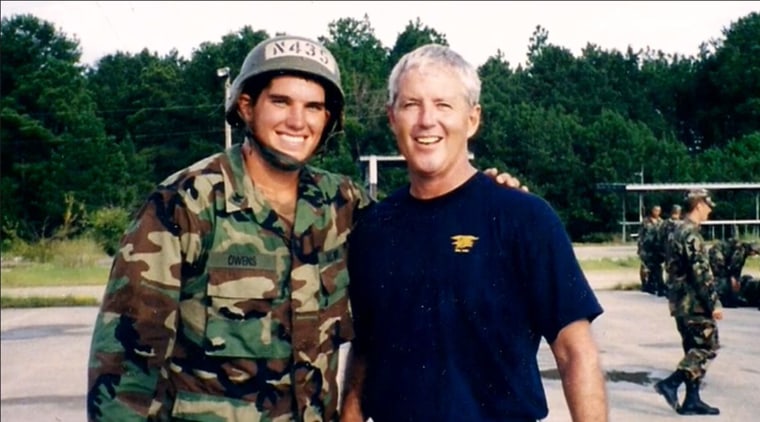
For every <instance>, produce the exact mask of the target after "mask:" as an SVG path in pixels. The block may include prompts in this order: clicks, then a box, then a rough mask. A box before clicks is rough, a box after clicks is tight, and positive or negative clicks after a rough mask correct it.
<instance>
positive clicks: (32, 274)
mask: <svg viewBox="0 0 760 422" xmlns="http://www.w3.org/2000/svg"><path fill="white" fill-rule="evenodd" d="M109 270H110V268H109V267H104V266H100V265H94V266H86V267H81V268H76V267H67V266H61V265H58V264H53V263H46V264H36V263H30V264H25V265H17V266H14V267H12V268H3V269H2V280H3V281H2V286H3V287H5V288H8V287H55V286H99V285H105V284H106V281H108V272H109Z"/></svg>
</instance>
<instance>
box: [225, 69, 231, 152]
mask: <svg viewBox="0 0 760 422" xmlns="http://www.w3.org/2000/svg"><path fill="white" fill-rule="evenodd" d="M229 97H230V75H229V73H227V79H225V81H224V101H225V103H226V101H227V98H229ZM231 146H232V128H231V127H230V123H229V122H228V121H227V116H225V117H224V149H228V148H229V147H231Z"/></svg>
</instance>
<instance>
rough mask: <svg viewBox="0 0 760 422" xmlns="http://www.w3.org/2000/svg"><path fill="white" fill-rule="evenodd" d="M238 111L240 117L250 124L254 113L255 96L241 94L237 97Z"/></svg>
mask: <svg viewBox="0 0 760 422" xmlns="http://www.w3.org/2000/svg"><path fill="white" fill-rule="evenodd" d="M237 109H238V110H237V112H238V115H240V118H241V119H243V121H244V122H245V123H246V124H248V122H250V121H251V117H252V114H253V98H251V96H250V95H248V94H245V93H243V94H240V96H238V99H237Z"/></svg>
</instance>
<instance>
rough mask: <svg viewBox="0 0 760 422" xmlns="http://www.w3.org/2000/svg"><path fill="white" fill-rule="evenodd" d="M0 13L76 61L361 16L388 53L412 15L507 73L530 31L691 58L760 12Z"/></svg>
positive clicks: (604, 8) (22, 5) (741, 6)
mask: <svg viewBox="0 0 760 422" xmlns="http://www.w3.org/2000/svg"><path fill="white" fill-rule="evenodd" d="M0 10H1V12H0V13H1V14H2V16H3V17H6V16H11V15H13V14H17V13H31V14H33V15H35V16H37V17H39V18H41V19H45V20H47V21H50V22H52V23H53V24H54V25H55V26H56V27H57V28H58V29H60V30H61V31H62V32H64V33H66V34H67V35H68V36H69V37H72V38H76V39H78V40H79V42H80V46H81V48H82V62H83V63H85V64H92V63H93V62H94V61H96V60H97V59H99V58H100V57H102V56H104V55H106V54H110V53H115V52H116V51H126V52H132V53H136V52H139V51H140V50H142V49H143V48H148V49H149V50H150V51H154V52H157V53H159V54H165V53H168V52H169V51H170V50H171V49H176V50H177V51H178V52H179V54H180V55H181V56H184V57H186V58H189V57H190V54H191V53H192V51H193V50H194V49H195V48H197V47H198V46H199V45H200V44H201V43H203V42H206V41H209V42H215V43H216V42H220V41H221V38H222V36H223V35H225V34H228V33H230V32H236V31H238V30H239V29H240V28H242V27H243V26H244V25H250V26H251V27H252V28H253V29H254V30H265V31H267V32H268V33H269V34H270V35H274V34H275V33H276V32H286V33H290V34H298V35H305V36H309V37H313V38H316V37H317V36H320V35H327V27H328V24H329V23H330V22H332V21H334V20H336V19H339V18H345V17H353V18H357V19H361V18H362V17H363V16H364V14H367V15H368V16H369V20H370V23H371V24H372V27H373V28H374V30H375V35H376V36H377V37H378V39H380V41H381V42H382V43H383V45H384V46H386V47H389V48H390V47H393V44H394V42H395V40H396V37H397V36H398V34H399V33H400V32H401V31H403V30H404V27H405V26H406V25H407V23H409V21H412V20H414V19H416V18H417V17H419V18H420V19H421V21H422V23H423V24H425V25H428V26H430V27H432V28H434V29H436V30H437V31H439V32H441V33H443V34H445V35H446V37H447V39H448V42H449V44H450V45H451V47H452V48H454V49H455V50H457V51H458V52H460V53H461V54H462V55H463V56H464V57H465V58H466V59H467V60H469V61H470V62H472V63H473V64H474V65H476V66H479V65H481V64H482V63H483V62H484V61H485V60H486V59H487V58H488V57H490V56H492V55H495V54H496V52H497V50H498V49H501V50H502V52H504V55H505V57H506V58H507V60H508V61H509V62H510V64H512V67H513V68H514V67H516V65H517V64H518V63H524V61H525V56H526V54H527V46H528V42H529V38H530V36H531V34H532V33H533V30H534V29H535V27H536V25H541V26H543V27H544V28H546V29H547V30H548V31H549V42H550V43H552V44H556V45H559V46H562V47H565V48H568V49H570V50H571V51H572V52H573V54H575V55H579V54H580V52H581V49H582V48H583V47H585V46H586V44H587V43H588V42H592V43H594V44H596V45H598V46H600V47H601V48H603V49H606V50H610V49H617V50H619V51H623V52H624V51H625V50H626V49H627V48H628V46H631V47H633V48H634V50H638V49H641V48H646V47H650V48H652V49H653V50H662V51H664V52H666V53H679V54H682V55H696V54H697V52H698V48H699V44H700V43H702V42H706V41H709V40H711V39H715V38H720V37H722V30H723V29H724V28H727V27H729V26H730V25H731V23H732V22H735V21H736V20H737V19H739V18H741V17H744V16H746V15H747V14H749V13H750V12H752V11H760V1H733V2H731V1H723V2H718V1H699V2H685V1H674V2H668V1H653V2H639V1H635V2H538V1H531V2H527V1H526V2H508V1H505V2H491V1H489V2H476V1H468V2H454V1H453V2H443V1H439V2H414V1H409V2H400V1H399V2H380V1H377V2H361V1H353V2H331V1H304V2H284V1H241V2H225V1H216V2H203V1H193V2H190V1H181V2H168V1H167V2H163V1H154V2H143V1H139V2H138V1H121V2H118V1H108V2H106V1H88V2H74V1H65V2H62V1H2V8H0ZM241 61H242V57H241ZM237 65H238V64H233V66H237Z"/></svg>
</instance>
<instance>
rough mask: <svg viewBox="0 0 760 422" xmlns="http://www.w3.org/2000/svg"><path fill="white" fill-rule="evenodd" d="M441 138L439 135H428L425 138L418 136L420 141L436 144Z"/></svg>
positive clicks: (417, 139)
mask: <svg viewBox="0 0 760 422" xmlns="http://www.w3.org/2000/svg"><path fill="white" fill-rule="evenodd" d="M440 140H441V138H440V137H438V136H427V137H424V138H416V141H417V142H419V143H421V144H425V145H429V144H434V143H436V142H438V141H440Z"/></svg>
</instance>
